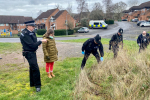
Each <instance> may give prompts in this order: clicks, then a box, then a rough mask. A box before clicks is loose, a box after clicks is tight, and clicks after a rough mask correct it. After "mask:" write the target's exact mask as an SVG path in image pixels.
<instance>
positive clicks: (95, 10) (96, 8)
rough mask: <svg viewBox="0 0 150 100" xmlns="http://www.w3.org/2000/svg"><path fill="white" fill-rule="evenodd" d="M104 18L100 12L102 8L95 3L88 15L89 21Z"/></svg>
mask: <svg viewBox="0 0 150 100" xmlns="http://www.w3.org/2000/svg"><path fill="white" fill-rule="evenodd" d="M103 17H104V13H103V10H102V6H101V4H100V3H99V2H96V3H95V4H94V5H93V8H92V11H91V13H90V16H89V19H91V20H102V19H103Z"/></svg>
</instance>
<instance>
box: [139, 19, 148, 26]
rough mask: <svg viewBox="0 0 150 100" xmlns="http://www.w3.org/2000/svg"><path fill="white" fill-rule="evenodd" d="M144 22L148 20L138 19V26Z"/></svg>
mask: <svg viewBox="0 0 150 100" xmlns="http://www.w3.org/2000/svg"><path fill="white" fill-rule="evenodd" d="M142 22H146V21H145V20H141V21H138V22H137V26H140V24H141V23H142Z"/></svg>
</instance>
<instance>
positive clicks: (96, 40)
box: [94, 34, 101, 44]
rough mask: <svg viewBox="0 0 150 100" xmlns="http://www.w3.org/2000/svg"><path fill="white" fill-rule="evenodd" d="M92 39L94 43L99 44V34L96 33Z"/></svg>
mask: <svg viewBox="0 0 150 100" xmlns="http://www.w3.org/2000/svg"><path fill="white" fill-rule="evenodd" d="M94 40H95V42H96V43H98V44H100V40H101V37H100V36H99V34H97V35H96V36H95V37H94Z"/></svg>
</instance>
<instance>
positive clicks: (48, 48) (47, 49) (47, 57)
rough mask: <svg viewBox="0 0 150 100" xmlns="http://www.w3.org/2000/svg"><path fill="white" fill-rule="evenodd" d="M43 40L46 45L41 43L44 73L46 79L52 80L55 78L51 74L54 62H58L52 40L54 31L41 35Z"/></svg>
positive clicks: (50, 30) (54, 44)
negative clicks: (44, 66) (45, 73)
mask: <svg viewBox="0 0 150 100" xmlns="http://www.w3.org/2000/svg"><path fill="white" fill-rule="evenodd" d="M43 39H47V42H46V43H42V48H43V52H44V61H45V62H46V72H47V75H48V77H49V78H52V77H55V75H54V74H53V66H54V62H55V61H57V60H58V57H57V55H58V51H57V48H56V43H55V39H54V31H53V30H52V29H49V30H47V32H46V33H45V34H44V35H43ZM49 69H50V71H49Z"/></svg>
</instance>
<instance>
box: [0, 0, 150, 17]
mask: <svg viewBox="0 0 150 100" xmlns="http://www.w3.org/2000/svg"><path fill="white" fill-rule="evenodd" d="M119 1H123V2H125V3H128V1H129V0H112V2H113V3H117V2H119ZM146 1H150V0H140V3H143V2H146ZM95 2H101V4H102V0H87V3H88V4H89V9H91V7H92V5H93V4H94V3H95ZM68 3H70V4H71V5H72V11H73V12H74V13H77V3H76V0H0V15H19V16H31V17H33V18H36V17H37V16H38V15H37V13H38V12H39V11H40V10H42V11H43V12H45V11H47V10H49V9H54V8H56V6H55V5H56V4H59V5H60V6H62V7H63V9H66V8H67V6H68Z"/></svg>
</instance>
